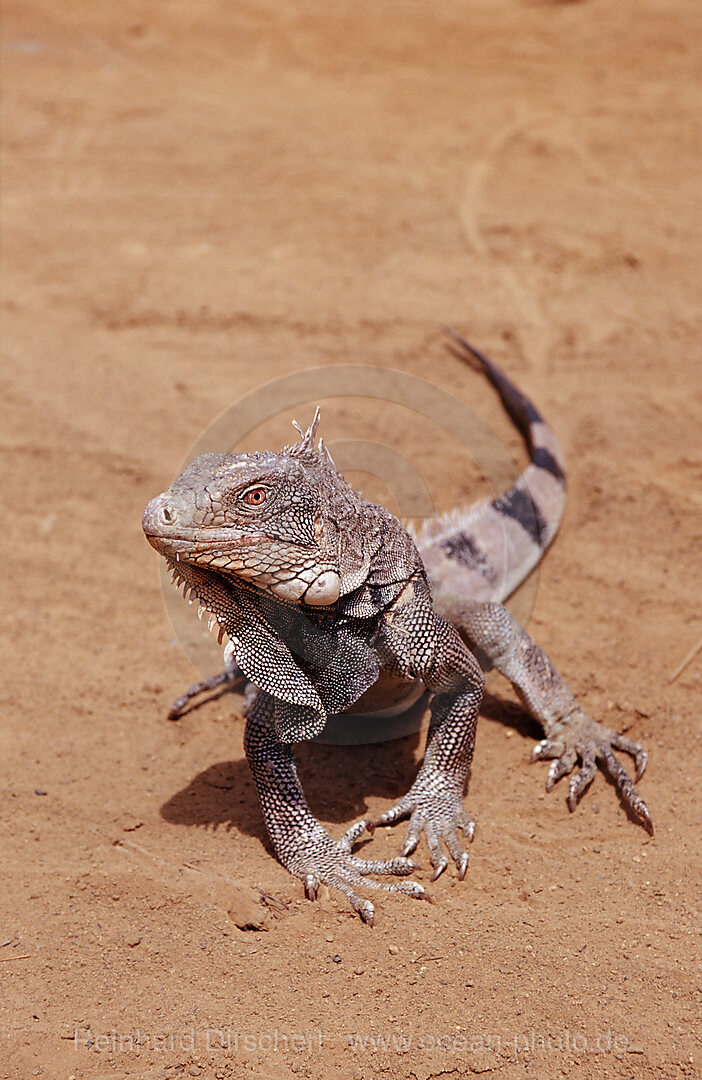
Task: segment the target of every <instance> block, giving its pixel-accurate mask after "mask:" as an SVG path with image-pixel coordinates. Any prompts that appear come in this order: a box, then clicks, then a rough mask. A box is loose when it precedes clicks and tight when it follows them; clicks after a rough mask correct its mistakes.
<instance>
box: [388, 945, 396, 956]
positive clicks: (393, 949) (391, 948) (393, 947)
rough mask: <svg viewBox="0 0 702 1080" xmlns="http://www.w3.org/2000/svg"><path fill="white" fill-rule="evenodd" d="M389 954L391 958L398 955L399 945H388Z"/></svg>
mask: <svg viewBox="0 0 702 1080" xmlns="http://www.w3.org/2000/svg"><path fill="white" fill-rule="evenodd" d="M388 952H389V953H390V955H391V956H396V955H397V945H388Z"/></svg>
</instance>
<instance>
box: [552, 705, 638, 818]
mask: <svg viewBox="0 0 702 1080" xmlns="http://www.w3.org/2000/svg"><path fill="white" fill-rule="evenodd" d="M613 750H622V751H624V753H625V754H631V756H632V757H633V758H634V761H635V763H636V776H635V781H634V782H632V781H631V779H630V778H629V776H628V774H627V772H626V769H625V768H624V766H623V765H622V764H621V763H620V762H619V761H618V760H617V758H616V757H615V756H614V753H613ZM544 758H554V759H555V760H554V761H553V763H552V765H551V767H550V768H549V770H548V778H547V780H546V790H547V791H550V790H551V788H552V787H553V786H554V784H556V783H557V782H558V780H560V779H561V777H562V776H566V775H567V774H568V773H571V772H572V771H573V769H574V768H575V765H576V763H577V762H578V760H579V761H580V763H581V764H580V769H579V770H578V772H577V773H576V774H575V776H573V777H572V778H571V780H570V784H569V786H568V809H569V810H571V811H572V810H575V808H576V806H577V805H578V802H579V801H580V798H581V796H582V795H583V792H584V791H585V789H586V788H587V787H588V786H589V785H590V784H591V783H592V781H593V780H594V778H595V773H596V772H597V766H598V765H599V766H600V768H601V769H602V771H603V772H605V773H606V774H607V776H608V777H609V778H610V780H611V781H612V782H613V784H614V785H615V787H616V789H617V792H618V793H619V798H620V799H621V801H622V804H623V806H624V807H625V808H626V810H628V812H629V813H630V814H631V816H632V817H633V818H634V819H635V820H636V821H638V822H639V824H640V825H643V827H644V829H645V830H646V832H647V833H649V835H651V836H653V822H652V821H651V815H650V813H649V810H648V807H647V806H646V803H645V802H644V800H643V799H642V798H641V796H640V795H639V793H638V791H637V790H636V788H635V786H634V783H637V782H638V781H639V780H640V779H641V777H642V776H643V774H644V770H645V768H646V762H647V761H648V755H647V754H646V751H645V750H644V749H643V747H641V746H639V744H638V743H635V742H632V741H631V740H630V739H625V738H624V736H623V735H617V734H616V732H614V731H610V729H609V728H606V727H604V725H602V724H597V723H596V722H595V721H594V720H591V719H590V717H589V716H587V715H586V714H585V713H583V712H578V713H576V714H575V715H574V716H570V717H568V720H567V721H566V722H564V723H563V725H562V726H561V728H560V730H558V731H556V732H555V733H554V734H552V735H551V736H550V737H549V738H547V739H542V740H541V742H540V743H537V744H536V746H535V747H534V750H533V753H532V755H531V760H532V761H538V760H541V759H544Z"/></svg>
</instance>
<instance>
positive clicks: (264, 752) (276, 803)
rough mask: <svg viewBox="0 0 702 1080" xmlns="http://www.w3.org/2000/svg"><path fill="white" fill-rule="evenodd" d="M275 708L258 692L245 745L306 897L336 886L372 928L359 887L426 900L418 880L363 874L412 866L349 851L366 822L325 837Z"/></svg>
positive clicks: (275, 833)
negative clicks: (390, 879)
mask: <svg viewBox="0 0 702 1080" xmlns="http://www.w3.org/2000/svg"><path fill="white" fill-rule="evenodd" d="M274 712H275V701H274V699H273V698H271V697H269V696H268V695H267V694H264V693H263V692H262V691H259V692H258V693H257V695H256V697H255V699H254V701H253V703H252V704H251V706H250V708H249V709H248V715H247V718H246V729H245V734H244V748H245V750H246V757H247V760H248V763H249V766H250V768H251V772H252V773H253V777H254V780H255V782H256V787H257V789H258V795H259V799H260V801H261V809H262V811H263V817H264V820H265V822H266V828H267V829H268V835H269V836H270V838H271V842H272V844H273V847H274V848H275V851H276V854H277V855H278V858H279V859H280V861H281V862H282V864H283V866H285V867H286V868H287V869H288V870H289V871H290V873H291V874H294V875H295V877H298V878H300V880H301V881H302V882H303V883H304V886H305V892H306V894H307V897H308V899H310V900H314V899H315V898H316V895H317V890H318V889H319V886H320V885H321V884H324V885H327V886H329V888H331V889H338V890H339V891H340V892H342V893H343V894H344V895H345V896H346V897H347V898H348V900H349V902H350V903H351V906H352V907H353V908H354V910H355V911H357V912H358V914H359V915H360V916H361V918H362V919H363V921H364V922H366V923H369V924H370V925H371V926H372V925H373V915H374V908H373V905H372V903H371V902H370V900H366V899H364V898H363V897H362V896H360V895H359V894H358V893H357V891H356V890H357V889H359V888H370V889H384V890H386V891H388V892H400V893H405V894H406V895H408V896H413V897H415V898H417V899H419V900H427V899H429V897H428V894H427V892H426V891H425V889H424V888H423V887H422V886H421V885H420V884H419V882H416V881H396V882H380V881H373V880H372V879H370V878H368V876H367V875H368V874H392V875H395V876H399V877H405V876H406V875H408V874H411V873H412V871H413V870H415V869H417V868H416V866H415V864H414V863H412V862H411V861H410V860H409V859H407V858H405V857H400V858H396V859H385V860H382V859H381V860H371V859H361V858H359V857H358V856H356V855H352V854H351V848H352V846H353V843H354V841H355V840H357V839H358V837H359V836H360V835H361V834H362V833H363V832H364V830H365V829H366V827H367V825H368V822H366V821H360V822H357V823H356V824H355V825H353V826H352V827H351V828H350V829H348V830H347V831H346V832H345V833H344V835H343V836H342V837H341V838H340V839H339V840H333V839H332V838H331V837H330V836H329V834H328V833H327V832H326V831H325V829H324V828H323V827H322V826H321V825H320V823H319V822H318V821H317V819H316V818H315V817H314V816H313V814H312V812H311V810H310V808H309V806H308V805H307V800H306V799H305V795H304V792H303V790H302V787H301V786H300V781H299V780H298V777H297V770H296V768H295V761H294V759H293V756H292V752H291V750H290V747H289V746H288V745H287V744H285V743H282V742H280V740H279V739H278V738H277V736H276V734H275V730H274V726H273V717H274Z"/></svg>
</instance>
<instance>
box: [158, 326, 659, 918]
mask: <svg viewBox="0 0 702 1080" xmlns="http://www.w3.org/2000/svg"><path fill="white" fill-rule="evenodd" d="M448 332H449V334H450V335H451V340H452V345H453V347H454V349H457V350H459V351H460V353H461V355H462V356H463V357H465V358H466V359H469V360H471V361H472V362H473V363H474V364H476V365H477V366H478V368H479V369H480V370H481V371H482V373H483V374H484V376H485V377H486V378H487V379H488V380H489V382H490V383H491V384H492V386H493V387H494V388H495V390H496V391H497V393H498V395H499V397H500V399H501V402H502V404H503V407H504V408H505V410H506V412H507V413H508V415H509V416H510V418H511V420H512V421H513V423H514V424H515V426H516V427H517V428H518V430H519V431H520V433H521V434H522V437H523V438H524V440H525V443H526V446H527V448H528V451H529V463H528V465H527V466H526V467H525V469H524V470H523V472H522V473H521V475H520V476H519V477H518V479H517V480H516V482H515V483H514V484H513V486H512V487H511V488H509V490H507V491H505V492H503V493H502V494H500V495H498V496H496V497H495V498H492V499H486V500H483V501H482V502H480V503H477V504H475V505H474V506H473V507H470V508H467V509H464V508H457V509H454V510H452V511H449V512H448V513H445V514H441V515H438V516H436V517H435V518H432V519H430V520H428V521H427V522H425V523H424V524H423V525H421V526H420V527H419V528H418V529H416V530H412V531H411V530H410V529H408V528H406V527H405V526H404V525H403V524H402V523H401V522H400V521H399V520H398V519H397V518H396V517H394V516H393V515H392V514H390V513H389V512H388V511H387V510H386V509H385V508H384V507H382V506H379V505H377V504H375V503H372V502H369V501H367V500H366V499H364V498H363V496H362V495H361V494H359V493H358V492H357V491H355V490H354V489H353V488H351V487H350V486H349V485H348V484H347V483H346V481H345V480H344V478H343V476H342V475H341V474H340V473H339V472H338V471H337V469H336V467H335V465H334V462H333V459H332V457H331V454H330V453H329V451H328V450H327V448H326V446H325V445H324V441H323V439H322V438H319V439H318V441H317V428H318V424H319V417H320V414H319V409H317V411H316V412H315V415H314V419H313V420H312V423H311V424H310V426H309V427H308V429H307V430H306V431H303V430H302V429H301V428H299V427H298V428H297V430H298V433H299V440H298V441H297V442H296V443H293V444H291V445H288V446H285V447H283V448H282V449H281V450H278V451H257V452H253V453H246V454H231V453H207V454H202V455H200V456H199V457H198V458H196V459H195V460H194V461H193V462H192V463H191V464H190V465H189V466H188V467H187V468H186V469H185V471H184V472H183V473H182V475H181V476H180V477H178V479H177V480H175V481H174V483H173V484H172V485H171V486H170V487H169V488H168V490H166V491H165V492H163V493H162V494H161V495H159V496H157V497H156V498H155V499H152V500H151V501H150V502H149V504H148V506H147V507H146V510H145V511H144V515H143V521H142V525H143V530H144V533H145V535H146V538H147V539H148V541H149V543H150V544H151V545H152V546H153V547H154V548H155V549H156V551H157V552H159V554H160V555H162V556H163V557H164V558H165V559H166V560H167V564H168V567H169V568H170V570H171V571H172V575H173V580H174V582H175V583H176V584H177V585H178V586H179V587H182V588H183V590H184V593H185V594H186V596H188V597H189V599H190V601H191V602H193V601H195V602H197V604H198V614H199V615H200V616H201V617H202V616H203V615H207V618H208V624H209V627H210V630H213V631H216V633H217V635H218V640H219V642H220V644H222V643H224V660H225V665H226V666H225V670H224V672H223V673H222V674H220V675H218V676H215V677H214V678H213V679H210V680H207V681H206V682H204V683H199V684H196V685H195V686H194V687H192V688H191V689H190V690H189V691H188V692H187V693H186V694H185V695H183V697H182V698H180V699H179V701H178V702H176V704H175V706H174V709H173V710H172V713H171V715H172V716H175V715H178V714H179V712H180V710H181V709H182V707H183V705H184V703H185V702H186V701H189V700H190V699H191V698H192V697H194V696H195V695H197V694H198V693H200V692H201V691H202V690H203V689H208V688H211V687H213V686H216V685H221V684H225V683H227V684H231V685H234V684H235V683H237V681H238V680H242V679H245V680H247V683H248V689H247V692H246V694H245V699H244V700H245V707H244V712H245V716H246V724H245V732H244V747H245V753H246V757H247V760H248V763H249V766H250V768H251V771H252V774H253V777H254V780H255V784H256V788H257V791H258V795H259V799H260V804H261V809H262V813H263V818H264V821H265V825H266V828H267V830H268V834H269V836H270V839H271V842H272V845H273V848H274V850H275V852H276V854H277V856H278V858H279V859H280V861H281V862H282V863H283V865H284V866H285V867H286V868H287V869H288V870H289V871H290V872H291V874H293V875H294V876H295V877H297V878H299V879H300V880H301V881H302V882H303V883H304V888H305V893H306V895H307V897H308V898H309V899H315V898H316V896H317V893H318V890H319V887H320V885H322V884H325V885H327V886H328V887H329V888H332V889H336V890H339V891H340V892H341V893H343V894H344V895H345V896H346V897H347V899H348V901H349V902H350V904H351V906H352V907H353V908H354V910H355V911H356V912H357V913H358V914H359V915H360V916H361V918H362V919H363V921H364V922H366V923H369V924H370V925H372V924H373V919H374V906H373V904H372V902H371V901H370V900H369V899H368V898H367V897H364V896H363V895H362V892H361V890H362V889H384V890H387V891H392V892H400V893H404V894H407V895H409V896H411V897H415V898H418V899H429V898H430V897H429V893H428V892H427V890H426V889H425V888H424V886H423V885H422V884H420V883H419V882H418V881H415V880H406V879H407V878H409V877H410V876H411V875H412V874H413V873H414V872H415V871H416V870H418V869H419V867H418V866H417V865H416V863H414V862H413V861H412V860H411V858H410V856H411V855H412V854H413V853H414V852H415V850H416V848H417V846H418V844H419V841H420V839H421V836H422V834H423V835H424V837H425V839H426V842H427V846H428V849H429V857H430V861H431V865H432V868H433V873H432V875H431V881H434V880H436V879H437V878H438V877H439V876H440V875H441V874H442V873H443V872H444V870H445V869H446V868H447V866H448V865H449V859H451V860H452V861H453V863H454V864H455V866H456V870H457V874H458V877H459V878H460V879H463V878H464V877H465V874H466V870H467V867H468V852H467V850H466V846H467V844H469V843H470V842H471V841H472V839H473V834H474V830H475V823H474V822H473V820H472V818H471V817H469V815H468V814H467V812H466V810H465V808H464V805H463V800H464V795H465V790H466V786H467V781H468V777H469V771H470V766H471V761H472V757H473V749H474V744H475V732H476V724H477V720H478V713H479V708H480V704H481V699H482V694H483V686H484V674H483V672H484V671H487V670H490V669H492V668H494V669H496V670H497V671H498V672H500V673H501V674H502V675H503V676H505V677H506V678H507V679H508V680H509V681H510V682H511V684H512V685H513V687H514V688H515V690H516V692H517V695H518V697H519V698H520V700H521V702H522V703H523V705H524V706H525V708H526V709H527V710H528V712H529V713H530V714H531V716H532V717H534V718H535V719H536V721H537V722H538V723H539V725H540V726H541V728H542V730H543V738H542V739H541V740H540V741H539V742H538V743H537V745H536V746H535V748H534V751H533V754H532V760H537V759H550V760H551V765H550V767H549V770H548V775H547V781H546V787H547V790H551V788H553V786H554V785H555V784H556V782H557V781H558V780H560V779H561V778H562V777H564V776H566V775H568V774H572V775H571V778H570V780H569V788H568V799H567V801H568V806H569V808H570V810H571V811H572V810H574V809H575V808H576V805H577V803H578V802H579V800H580V798H581V796H582V795H583V793H584V791H585V789H586V788H587V787H588V786H589V785H590V783H591V782H592V780H593V779H594V777H595V775H596V772H597V769H598V766H599V767H600V768H601V769H602V770H603V771H604V772H605V774H606V775H607V776H608V777H609V778H610V780H611V781H612V782H613V784H614V786H615V787H616V789H617V791H618V794H619V798H620V801H621V803H622V805H623V807H624V808H625V810H626V811H627V812H628V815H629V817H630V818H631V819H633V820H634V821H636V822H637V823H639V824H641V825H642V826H643V827H644V828H645V829H646V830H647V831H648V832H649V833H650V834H651V835H652V834H653V824H652V820H651V815H650V812H649V810H648V807H647V805H646V803H645V802H644V800H643V798H642V797H641V796H640V795H639V793H638V791H637V789H636V787H635V784H636V783H638V781H639V780H640V778H641V776H642V775H643V772H644V769H645V767H646V762H647V754H646V751H645V750H644V749H643V748H642V747H641V746H640V745H638V744H637V743H635V742H632V741H631V740H629V739H627V738H626V737H624V736H623V735H620V734H618V733H616V732H615V731H613V730H610V729H609V728H607V727H606V726H604V725H603V724H600V723H598V722H597V721H595V720H593V719H591V717H590V716H589V715H588V714H587V713H586V712H585V711H584V710H583V709H582V708H581V707H580V706H579V705H578V703H577V701H576V700H575V698H574V697H573V695H572V693H571V691H570V690H569V688H568V686H567V683H566V681H565V679H564V678H563V677H562V676H561V675H560V674H559V673H558V672H557V670H556V668H555V667H554V665H553V664H552V662H551V660H550V659H549V658H548V656H546V654H545V653H544V652H543V651H542V649H541V648H540V647H539V646H538V645H537V644H536V643H535V642H534V641H533V640H532V638H531V637H530V636H529V634H528V633H527V631H526V630H525V629H524V628H523V627H522V626H520V625H519V623H518V622H517V621H516V620H515V618H514V617H513V616H512V615H511V613H510V612H509V611H508V609H507V608H506V607H505V606H504V601H505V600H506V599H507V598H508V596H509V595H510V594H511V593H512V592H513V591H514V589H515V588H516V587H517V585H518V584H520V583H521V582H522V581H523V580H524V579H525V578H526V577H527V575H528V574H529V573H530V572H531V570H532V569H533V568H534V567H535V566H536V564H537V563H538V562H539V560H540V559H541V558H542V556H543V554H544V552H545V550H546V548H547V547H548V546H549V544H550V543H551V541H552V539H553V537H554V535H555V533H556V531H557V529H558V526H559V523H560V520H561V516H562V512H563V506H564V501H565V465H564V461H563V455H562V452H561V449H560V446H559V443H558V441H557V438H556V436H555V434H554V432H553V431H552V429H551V428H550V426H549V425H548V424H547V423H546V422H545V420H544V419H543V418H542V416H541V414H540V413H539V412H538V410H537V409H536V407H535V406H534V405H533V404H532V402H531V401H530V400H529V399H528V398H527V397H526V396H525V395H524V394H523V393H522V392H521V391H520V390H518V389H517V387H516V386H515V385H513V383H512V382H511V381H510V380H509V379H508V378H507V376H506V375H504V374H503V372H502V371H501V369H500V368H499V367H498V366H497V365H496V364H495V363H494V362H493V361H491V360H490V359H488V357H487V356H485V355H484V354H483V353H482V352H480V351H479V350H477V349H476V348H474V347H473V346H472V345H471V344H470V343H469V342H468V341H466V340H465V339H464V338H463V337H461V336H460V335H459V334H457V333H456V332H455V331H448ZM295 426H296V427H297V425H295ZM417 687H420V689H421V690H422V691H424V690H426V691H428V692H429V693H430V695H431V718H430V725H429V732H428V736H427V746H426V751H425V756H424V760H423V762H422V764H421V765H420V767H419V770H418V772H417V775H416V778H415V780H414V782H413V783H412V785H411V787H410V789H409V791H408V792H407V794H406V795H404V796H403V797H402V798H401V799H399V801H397V802H396V803H395V805H394V806H392V807H390V808H389V809H387V810H386V811H385V812H384V813H381V814H380V816H379V817H378V818H377V819H376V820H374V821H372V820H368V819H364V820H362V821H359V822H356V823H355V824H353V825H352V826H351V827H350V828H349V829H347V831H346V832H345V833H344V834H343V835H342V836H341V837H340V838H339V839H333V838H332V837H331V836H330V835H329V833H328V832H327V831H326V830H325V828H324V827H323V826H322V825H321V823H320V822H319V821H317V819H316V818H315V817H314V816H313V814H312V812H311V810H310V808H309V806H308V804H307V800H306V798H305V795H304V792H303V790H302V787H301V785H300V781H299V779H298V776H297V771H296V767H295V760H294V756H293V751H292V745H293V744H294V743H296V742H298V741H300V740H308V739H311V738H313V737H315V736H316V735H318V734H319V733H320V732H321V731H322V730H323V728H324V726H325V723H326V721H327V717H328V716H330V715H332V714H338V713H341V712H352V713H359V712H363V711H364V699H366V700H367V699H368V698H369V696H370V695H371V694H372V695H373V701H374V702H375V703H377V701H378V699H379V698H380V699H382V698H383V696H385V697H387V699H388V700H389V701H391V702H393V703H395V704H396V703H397V702H398V701H399V702H400V703H401V702H402V701H403V700H407V701H408V702H412V701H414V700H416V699H417V696H418V694H417ZM615 750H617V751H622V752H624V753H626V754H629V755H631V756H632V757H633V759H634V762H635V770H636V771H635V780H634V781H632V780H631V779H630V777H629V775H628V773H627V772H626V770H625V768H624V766H623V765H622V764H621V762H620V761H619V759H618V758H617V757H616V756H615V753H614V751H615ZM578 763H579V768H577V770H576V771H575V772H574V770H575V769H576V765H578ZM407 817H409V825H408V827H407V832H406V835H405V838H404V842H403V844H402V847H401V851H400V854H399V855H398V856H396V857H394V858H391V859H366V858H362V857H361V856H360V855H356V854H354V853H353V847H354V844H355V843H356V842H357V841H358V840H359V838H360V837H361V836H362V835H363V834H364V833H365V832H366V831H368V832H371V833H372V832H373V830H374V829H375V827H377V826H378V825H393V824H394V823H395V822H397V821H399V820H400V819H402V818H407ZM459 832H460V833H461V834H462V836H461V838H459ZM369 875H377V876H379V877H381V878H384V880H376V879H375V878H374V877H369ZM388 879H389V880H388ZM399 879H402V880H399Z"/></svg>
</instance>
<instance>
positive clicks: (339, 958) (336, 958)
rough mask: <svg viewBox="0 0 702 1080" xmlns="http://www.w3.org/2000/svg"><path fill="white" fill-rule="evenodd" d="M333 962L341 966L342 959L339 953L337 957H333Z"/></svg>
mask: <svg viewBox="0 0 702 1080" xmlns="http://www.w3.org/2000/svg"><path fill="white" fill-rule="evenodd" d="M332 960H333V961H334V963H335V964H340V963H341V957H340V956H339V954H338V953H337V954H336V956H332Z"/></svg>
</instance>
